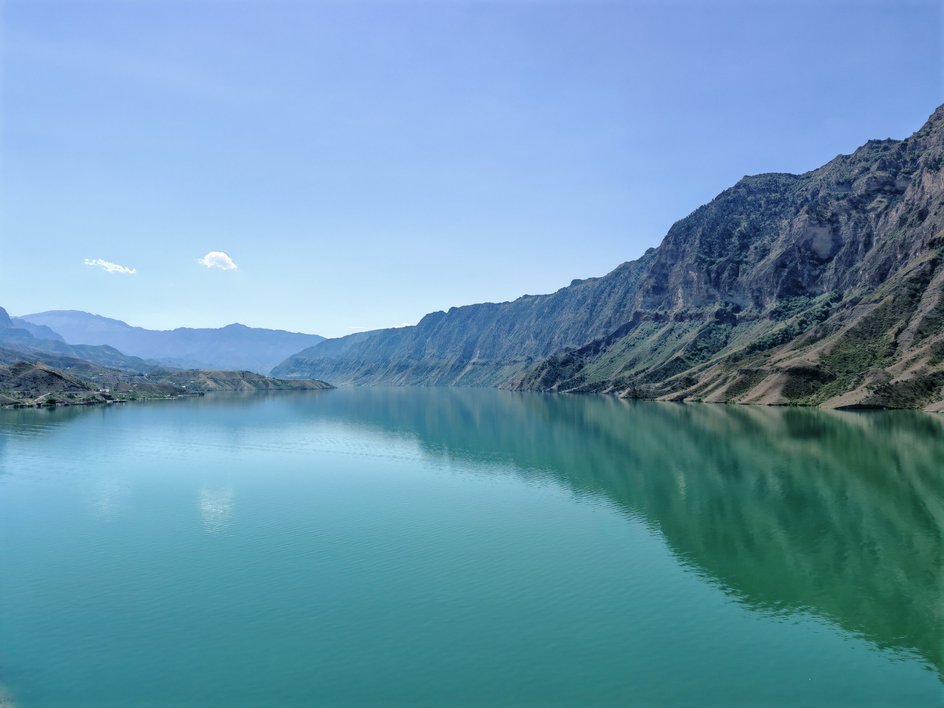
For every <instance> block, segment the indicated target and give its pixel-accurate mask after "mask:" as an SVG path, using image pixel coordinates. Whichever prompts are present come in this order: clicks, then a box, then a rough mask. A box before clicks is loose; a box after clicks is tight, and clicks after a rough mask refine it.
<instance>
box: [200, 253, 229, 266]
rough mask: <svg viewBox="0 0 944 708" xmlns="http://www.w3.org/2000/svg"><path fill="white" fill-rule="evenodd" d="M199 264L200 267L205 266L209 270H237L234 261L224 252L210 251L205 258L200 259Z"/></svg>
mask: <svg viewBox="0 0 944 708" xmlns="http://www.w3.org/2000/svg"><path fill="white" fill-rule="evenodd" d="M197 263H199V264H200V265H205V266H206V267H207V268H219V269H220V270H236V264H235V263H233V259H232V258H230V257H229V255H228V254H226V253H224V252H223V251H210V252H209V253H208V254H206V255H205V256H204V257H203V258H198V259H197Z"/></svg>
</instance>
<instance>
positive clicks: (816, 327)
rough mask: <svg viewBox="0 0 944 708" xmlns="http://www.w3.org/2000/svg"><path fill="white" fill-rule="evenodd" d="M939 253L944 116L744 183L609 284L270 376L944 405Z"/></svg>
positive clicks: (454, 321) (474, 312) (331, 346)
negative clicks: (904, 134)
mask: <svg viewBox="0 0 944 708" xmlns="http://www.w3.org/2000/svg"><path fill="white" fill-rule="evenodd" d="M942 250H944V107H941V108H938V110H937V111H935V113H934V114H933V115H932V116H931V118H930V120H929V121H928V122H927V124H926V125H925V126H924V127H922V128H921V130H919V131H918V132H917V133H915V134H914V135H913V136H911V137H910V138H908V139H906V140H874V141H870V142H868V143H867V144H866V145H864V146H863V147H861V148H860V149H858V150H856V151H855V152H854V153H853V154H852V155H840V156H838V157H837V158H835V159H834V160H833V161H831V162H830V163H829V164H827V165H825V166H823V167H821V168H819V169H817V170H813V171H812V172H807V173H806V174H802V175H792V174H765V175H758V176H754V177H745V178H744V179H742V180H741V181H740V182H738V183H737V184H736V185H735V186H734V187H732V188H730V189H728V190H726V191H725V192H723V193H722V194H720V195H719V196H718V197H716V198H715V199H714V200H713V201H712V202H710V203H709V204H707V205H705V206H703V207H701V208H699V209H697V210H695V211H694V212H693V213H692V214H691V215H689V216H688V217H686V218H684V219H682V220H681V221H679V222H677V223H676V224H675V225H674V226H673V227H672V228H671V229H670V231H669V233H668V235H667V236H666V237H665V239H664V241H663V242H662V244H661V245H660V246H659V247H658V248H656V249H650V250H649V251H648V252H647V253H646V254H645V255H644V256H643V257H642V258H640V259H639V260H636V261H633V262H630V263H624V264H623V265H621V266H619V267H618V268H616V270H614V271H613V272H611V273H609V274H608V275H606V276H604V277H601V278H591V279H588V280H583V281H574V282H573V283H571V285H570V286H569V287H566V288H562V289H561V290H559V291H557V292H556V293H553V294H551V295H537V296H524V297H521V298H519V299H517V300H515V301H513V302H505V303H500V304H492V303H487V304H481V305H470V306H467V307H458V308H452V309H451V310H449V312H436V313H433V314H430V315H427V316H426V317H424V318H423V319H422V320H421V321H420V322H419V323H418V324H417V325H416V326H414V327H403V328H398V329H387V330H378V331H375V332H368V333H361V334H358V335H352V336H349V337H342V338H340V339H333V340H327V341H325V342H323V343H321V344H318V345H316V346H314V347H312V348H310V349H307V350H305V351H302V352H300V353H298V354H296V355H294V356H292V357H290V358H288V359H286V360H285V361H284V362H282V363H281V364H279V365H278V366H277V367H275V369H273V375H276V376H299V377H317V378H323V379H325V380H328V381H331V382H332V383H354V384H373V383H386V384H450V385H490V386H499V385H500V386H504V387H508V388H518V389H534V390H542V391H573V392H583V391H603V392H613V393H618V394H620V395H624V396H636V397H647V398H669V399H685V400H710V401H730V402H758V403H800V404H813V405H827V406H851V405H862V406H889V407H912V406H928V407H931V408H935V407H937V408H942V407H944V403H942V401H944V393H942V388H944V266H942Z"/></svg>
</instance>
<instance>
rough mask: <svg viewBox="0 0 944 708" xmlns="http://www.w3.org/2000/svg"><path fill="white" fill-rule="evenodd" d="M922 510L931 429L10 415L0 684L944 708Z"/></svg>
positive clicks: (930, 420) (856, 418)
mask: <svg viewBox="0 0 944 708" xmlns="http://www.w3.org/2000/svg"><path fill="white" fill-rule="evenodd" d="M942 509H944V424H942V418H940V417H934V416H930V415H924V414H917V413H915V414H911V413H827V412H822V411H808V410H792V409H767V408H747V407H727V406H711V405H676V404H660V403H627V402H623V401H618V400H613V399H609V398H603V397H552V396H540V395H521V394H513V393H503V392H497V391H479V390H452V389H431V390H416V389H398V390H397V389H395V390H382V389H354V390H339V391H331V392H327V393H300V394H282V395H275V396H261V395H257V396H247V397H238V396H222V395H221V396H208V397H206V398H203V399H193V400H184V401H173V402H156V403H142V404H134V405H127V406H120V407H119V406H114V407H108V408H92V409H82V410H78V409H67V410H57V411H34V410H29V411H5V412H0V685H2V686H3V688H2V690H3V691H4V692H5V695H6V700H7V701H11V702H13V703H14V704H15V705H17V706H46V705H68V706H74V705H90V706H105V705H122V706H124V705H186V704H195V705H214V704H216V705H227V706H233V705H252V706H263V705H277V706H283V705H284V706H288V705H301V704H304V705H351V704H385V705H390V704H419V705H423V704H427V705H450V704H462V705H521V704H534V705H549V704H560V705H632V704H647V705H673V706H674V705H718V706H730V705H750V706H754V705H822V706H842V705H880V706H923V705H939V704H940V703H941V699H942V678H941V677H942V672H944V650H942V637H944V633H942V631H944V610H942V592H944V569H942V558H944V540H942V530H941V529H942V519H944V510H942ZM2 703H3V700H2V699H0V704H2Z"/></svg>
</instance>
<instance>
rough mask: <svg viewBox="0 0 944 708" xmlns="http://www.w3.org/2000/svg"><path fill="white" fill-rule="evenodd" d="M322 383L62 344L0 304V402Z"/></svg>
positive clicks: (84, 400) (99, 399) (96, 399)
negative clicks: (168, 363) (162, 362)
mask: <svg viewBox="0 0 944 708" xmlns="http://www.w3.org/2000/svg"><path fill="white" fill-rule="evenodd" d="M328 388H331V386H329V385H328V384H326V383H324V382H323V381H309V380H304V379H302V380H290V381H286V380H282V379H276V378H272V377H269V376H264V375H262V374H258V373H254V372H251V371H225V370H206V369H178V368H170V367H166V366H162V365H160V364H159V363H157V362H154V361H146V360H144V359H141V358H139V357H134V356H127V355H125V354H123V353H121V352H120V351H118V350H117V349H115V348H114V347H110V346H107V345H88V344H75V345H72V344H67V343H66V342H65V341H63V338H62V337H61V336H59V335H58V333H55V332H52V331H51V330H48V328H47V327H45V326H43V325H39V326H36V325H34V326H24V321H23V320H21V319H19V318H11V317H10V316H9V315H8V314H7V311H6V310H5V309H3V308H2V307H0V406H6V405H53V404H65V405H76V404H82V405H84V404H89V403H107V402H113V401H123V400H133V399H137V398H155V397H157V398H167V397H174V396H180V395H190V394H196V393H204V392H209V391H274V390H323V389H328Z"/></svg>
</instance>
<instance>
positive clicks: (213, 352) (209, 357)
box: [22, 310, 324, 373]
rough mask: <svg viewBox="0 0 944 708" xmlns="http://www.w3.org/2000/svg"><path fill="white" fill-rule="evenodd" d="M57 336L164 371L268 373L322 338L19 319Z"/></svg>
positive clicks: (67, 315)
mask: <svg viewBox="0 0 944 708" xmlns="http://www.w3.org/2000/svg"><path fill="white" fill-rule="evenodd" d="M22 319H23V320H26V321H28V322H31V323H32V324H34V325H44V326H46V327H49V328H51V329H52V330H54V331H55V332H58V333H59V334H60V335H62V337H63V338H64V339H65V341H66V342H68V343H70V344H107V345H110V346H112V347H115V348H116V349H120V350H121V351H122V352H125V353H126V354H131V355H134V356H139V357H143V358H146V359H151V360H154V361H158V362H160V363H161V364H163V365H165V366H173V367H177V368H197V369H233V370H248V371H255V372H259V373H267V372H268V371H269V370H270V369H271V368H272V367H273V366H275V365H276V364H277V363H279V362H280V361H282V360H283V359H285V357H287V356H289V355H290V354H293V353H295V352H297V351H299V350H300V349H304V348H306V347H310V346H312V345H314V344H317V343H318V342H321V341H322V340H323V339H324V337H319V336H318V335H316V334H300V333H296V332H285V331H282V330H274V329H259V328H254V327H246V326H245V325H241V324H231V325H227V326H226V327H221V328H218V329H191V328H189V327H180V328H178V329H173V330H150V329H144V328H143V327H133V326H131V325H129V324H127V323H125V322H122V321H121V320H115V319H111V318H108V317H102V316H100V315H93V314H89V313H88V312H81V311H78V310H52V311H49V312H38V313H35V314H31V315H23V317H22Z"/></svg>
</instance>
